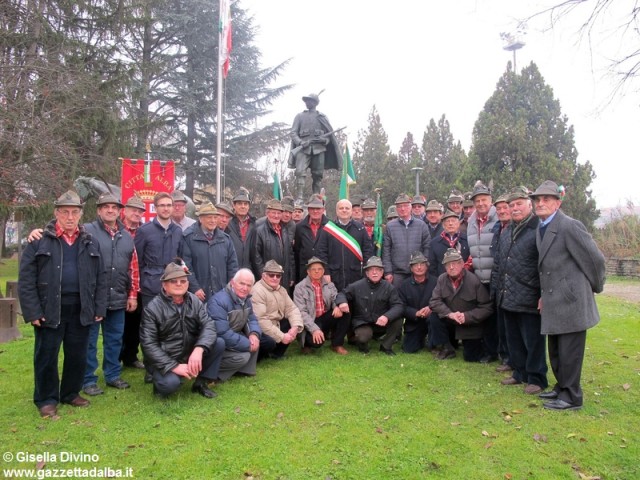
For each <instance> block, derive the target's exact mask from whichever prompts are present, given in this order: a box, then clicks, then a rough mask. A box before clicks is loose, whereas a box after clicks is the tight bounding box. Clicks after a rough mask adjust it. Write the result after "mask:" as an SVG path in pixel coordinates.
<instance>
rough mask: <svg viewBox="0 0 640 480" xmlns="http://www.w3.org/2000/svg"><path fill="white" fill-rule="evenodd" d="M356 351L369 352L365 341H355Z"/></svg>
mask: <svg viewBox="0 0 640 480" xmlns="http://www.w3.org/2000/svg"><path fill="white" fill-rule="evenodd" d="M357 345H358V351H360V352H362V353H369V345H368V344H366V343H357Z"/></svg>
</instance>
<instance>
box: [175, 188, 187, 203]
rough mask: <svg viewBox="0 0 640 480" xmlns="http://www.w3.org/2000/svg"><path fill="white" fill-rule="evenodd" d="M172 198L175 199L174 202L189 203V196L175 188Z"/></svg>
mask: <svg viewBox="0 0 640 480" xmlns="http://www.w3.org/2000/svg"><path fill="white" fill-rule="evenodd" d="M171 198H172V199H173V203H175V202H184V203H189V202H188V201H187V197H185V195H184V193H182V192H181V191H180V190H174V191H173V192H171Z"/></svg>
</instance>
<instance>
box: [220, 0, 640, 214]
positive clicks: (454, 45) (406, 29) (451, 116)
mask: <svg viewBox="0 0 640 480" xmlns="http://www.w3.org/2000/svg"><path fill="white" fill-rule="evenodd" d="M239 3H240V5H241V6H242V7H243V8H245V9H246V10H247V11H248V12H249V14H250V15H252V16H253V18H254V23H255V25H256V26H257V27H258V37H257V42H256V43H257V45H258V46H259V48H260V49H261V51H262V54H263V58H262V64H263V66H265V67H266V66H274V65H276V64H279V63H280V62H283V61H285V60H287V59H291V63H290V65H289V66H288V67H287V69H286V71H285V73H284V74H283V75H282V76H281V77H279V79H278V81H277V84H279V85H282V84H295V86H294V88H292V89H291V90H290V91H289V92H288V93H287V94H286V95H285V96H284V97H283V98H282V99H280V100H279V101H277V102H276V103H275V104H274V105H273V110H274V113H273V115H272V117H271V119H272V120H274V121H281V122H285V123H291V122H292V121H293V118H294V116H295V114H296V113H298V112H299V111H301V110H303V109H304V104H303V102H302V100H301V97H302V95H305V94H308V93H312V92H318V91H320V90H322V89H325V91H324V93H322V95H321V98H320V105H319V107H318V109H319V110H320V111H322V112H324V113H325V114H327V116H328V117H329V119H330V121H331V123H332V125H333V126H334V128H338V127H342V126H345V125H346V126H347V129H346V132H347V133H348V142H349V145H350V146H353V144H354V142H355V141H356V139H357V133H358V131H360V130H362V129H365V128H366V127H367V124H368V116H369V113H370V112H371V109H372V107H373V106H374V105H375V106H376V109H377V110H378V113H379V114H380V119H381V121H382V125H383V127H384V129H385V131H386V132H387V134H388V136H389V146H390V147H391V149H392V151H394V152H397V151H398V149H399V147H400V144H401V142H402V140H403V139H404V137H405V136H406V134H407V132H411V133H412V134H413V136H414V139H415V140H416V143H417V144H418V145H420V143H421V141H422V135H423V133H424V131H425V128H426V126H427V124H428V123H429V120H430V119H431V118H434V119H436V121H437V119H439V118H440V116H441V115H442V114H445V115H446V117H447V119H448V120H449V123H450V125H451V130H452V133H453V135H454V137H455V138H456V139H457V140H460V142H461V143H462V145H463V147H464V148H465V150H466V151H467V152H468V150H469V146H470V143H471V133H472V130H473V125H474V123H475V121H476V119H477V118H478V114H479V112H480V111H481V110H482V109H483V107H484V104H485V102H486V101H487V99H488V98H489V97H490V96H491V95H492V93H493V92H494V91H495V87H496V83H497V82H498V80H499V78H500V77H501V76H502V74H503V73H504V71H505V69H506V65H507V62H508V61H509V60H511V59H512V54H511V52H507V51H505V50H503V46H504V43H503V41H502V39H501V38H500V32H509V31H515V30H516V26H517V24H518V20H519V19H522V18H525V17H527V16H529V15H531V14H533V13H535V12H537V11H541V10H542V9H544V6H545V5H547V6H548V5H550V4H552V3H554V2H549V1H547V2H540V1H535V2H534V1H514V0H456V1H419V0H395V1H393V2H370V1H365V0H340V1H339V0H324V1H322V2H317V1H314V2H310V1H307V0H269V1H266V0H239ZM555 3H560V0H557V2H555ZM614 3H615V7H616V9H618V10H617V11H613V10H610V11H608V12H606V14H605V16H604V17H603V18H604V19H605V22H604V23H599V24H597V25H596V27H595V29H594V30H593V31H592V36H591V42H589V40H588V39H587V38H584V37H583V38H582V39H581V38H580V37H579V36H578V30H579V26H580V24H581V22H583V21H585V19H586V16H587V15H588V14H589V13H591V9H592V8H593V4H594V1H589V2H586V4H584V5H580V6H579V8H577V9H576V10H575V11H574V12H573V13H571V14H570V16H569V17H567V18H566V19H565V20H563V21H561V22H560V23H558V24H556V26H555V27H554V28H553V29H551V30H549V29H548V27H549V17H548V16H541V17H539V18H537V19H535V20H533V21H530V22H529V23H528V25H527V34H526V36H525V37H524V40H525V42H526V45H525V46H524V47H523V48H522V49H521V50H519V51H518V52H517V68H518V71H519V70H520V69H521V67H523V66H525V65H528V64H529V63H530V62H531V61H533V62H535V63H536V65H537V66H538V68H539V69H540V72H541V74H542V76H543V77H544V79H545V81H546V83H547V84H548V85H550V86H551V88H553V91H554V95H555V97H556V98H557V99H558V100H559V101H560V105H561V108H562V112H563V114H565V115H567V117H568V118H569V123H570V124H572V125H573V126H574V127H575V142H576V148H577V150H578V152H579V157H578V161H579V162H586V161H587V160H588V161H590V162H591V163H592V164H593V166H594V168H595V172H596V175H597V178H596V180H595V181H594V182H593V184H592V188H593V192H594V196H595V198H596V200H597V203H598V207H600V208H603V207H610V206H615V205H617V204H619V203H621V204H625V203H626V202H627V200H632V201H633V202H634V203H635V204H636V205H640V190H639V189H638V182H639V180H640V179H639V176H638V173H639V172H640V165H639V162H638V160H639V159H638V156H639V155H638V150H639V149H638V145H637V144H638V141H637V140H638V137H639V136H640V109H639V104H640V95H639V94H638V93H637V91H638V90H640V78H639V79H638V80H637V81H636V84H635V85H634V87H635V90H636V92H634V91H633V90H629V91H627V92H626V93H625V94H623V95H618V96H616V97H615V98H614V99H613V101H609V99H610V97H611V93H612V90H613V85H614V80H613V79H612V76H611V72H610V71H609V65H610V62H609V60H610V59H611V58H619V57H620V56H621V55H623V54H624V53H625V52H626V51H627V50H625V49H629V48H631V47H634V48H637V47H638V45H637V44H635V45H634V44H633V43H632V42H630V41H629V39H633V40H634V41H636V40H637V39H638V36H637V34H633V33H632V34H630V36H629V37H627V42H626V44H624V43H623V42H622V41H621V37H620V36H619V35H616V34H615V29H614V28H613V27H614V26H615V25H618V24H620V23H621V21H622V20H623V19H624V17H625V15H626V14H627V13H628V12H629V11H630V9H631V8H632V6H633V3H634V2H629V1H626V2H625V1H616V2H614ZM390 7H391V8H390ZM231 68H232V69H233V65H232V67H231ZM229 75H233V70H231V71H230V72H229ZM483 180H485V181H488V179H483ZM554 180H556V181H558V183H562V179H554ZM536 186H537V185H530V187H533V188H535V187H536ZM411 187H412V186H410V185H407V189H408V190H410V189H412V188H411ZM469 187H471V186H469ZM567 194H568V195H570V194H571V192H567Z"/></svg>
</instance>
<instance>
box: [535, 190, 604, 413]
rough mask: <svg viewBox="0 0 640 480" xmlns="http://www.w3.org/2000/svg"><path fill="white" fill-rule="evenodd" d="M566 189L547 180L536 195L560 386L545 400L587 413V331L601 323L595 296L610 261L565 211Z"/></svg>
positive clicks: (546, 321)
mask: <svg viewBox="0 0 640 480" xmlns="http://www.w3.org/2000/svg"><path fill="white" fill-rule="evenodd" d="M563 196H564V188H562V187H559V186H558V185H557V184H556V183H555V182H553V181H551V180H546V181H545V182H543V183H542V184H541V185H540V186H539V187H538V188H537V189H536V191H535V192H533V193H532V194H531V198H532V200H533V204H534V208H535V212H536V215H537V216H538V218H540V226H539V227H538V229H537V230H538V231H537V235H536V245H537V247H538V270H539V273H540V291H541V299H540V314H541V317H542V330H541V333H542V334H543V335H547V342H548V348H549V362H550V364H551V369H552V370H553V374H554V376H555V377H556V384H555V385H554V387H553V390H552V391H550V392H546V393H542V394H541V395H540V397H541V398H543V399H545V400H549V401H548V402H546V403H545V404H544V405H543V406H544V407H545V408H548V409H552V410H575V409H579V408H582V404H583V395H582V387H581V386H580V376H581V373H582V362H583V359H584V350H585V345H586V340H587V329H589V328H591V327H593V326H595V325H596V324H597V323H598V322H599V321H600V315H599V313H598V307H597V305H596V301H595V298H594V293H600V292H602V289H603V288H604V282H605V260H604V256H603V255H602V252H600V250H598V247H597V245H596V243H595V242H594V241H593V238H591V235H589V233H588V232H587V229H586V228H585V227H584V225H583V224H582V223H581V222H579V221H578V220H575V219H573V218H571V217H569V216H567V215H565V214H564V213H563V212H562V210H560V206H561V205H562V198H563Z"/></svg>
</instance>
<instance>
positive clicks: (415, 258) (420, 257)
mask: <svg viewBox="0 0 640 480" xmlns="http://www.w3.org/2000/svg"><path fill="white" fill-rule="evenodd" d="M416 263H426V264H429V260H427V257H425V256H424V254H423V253H422V252H420V251H417V252H413V253H412V254H411V258H410V259H409V265H415V264H416Z"/></svg>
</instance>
